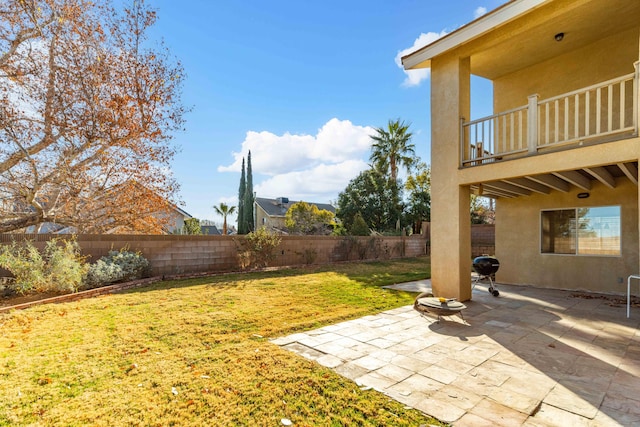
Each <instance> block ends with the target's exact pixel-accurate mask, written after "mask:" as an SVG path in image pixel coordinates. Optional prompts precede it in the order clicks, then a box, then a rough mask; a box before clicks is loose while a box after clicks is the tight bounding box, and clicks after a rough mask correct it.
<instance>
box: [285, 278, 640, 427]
mask: <svg viewBox="0 0 640 427" xmlns="http://www.w3.org/2000/svg"><path fill="white" fill-rule="evenodd" d="M395 288H400V289H405V290H412V291H423V290H425V289H429V288H430V283H429V282H428V281H421V282H413V283H409V284H401V285H395ZM498 288H499V290H500V297H498V298H494V297H492V296H491V295H490V294H489V293H488V292H487V291H486V287H482V286H481V285H480V286H477V287H476V289H475V290H474V291H473V300H472V301H468V302H466V303H465V304H466V305H467V307H468V308H467V309H466V310H465V311H464V318H465V320H466V323H464V322H463V321H462V319H461V318H459V317H458V316H451V317H447V318H443V320H442V321H440V322H439V323H438V322H436V320H437V319H436V317H435V316H428V315H427V316H422V315H420V314H419V313H418V312H416V311H415V310H413V307H412V306H406V307H401V308H398V309H395V310H390V311H386V312H383V313H380V314H377V315H371V316H366V317H363V318H360V319H356V320H351V321H347V322H343V323H339V324H336V325H331V326H327V327H324V328H321V329H317V330H313V331H309V332H306V333H298V334H294V335H290V336H287V337H281V338H277V339H275V340H273V342H274V343H275V344H278V345H280V346H283V347H284V348H286V349H288V350H291V351H293V352H296V353H298V354H300V355H302V356H304V357H306V358H308V359H311V360H315V361H317V362H318V363H320V364H321V365H323V366H326V367H329V368H332V369H334V370H335V371H336V372H338V373H339V374H341V375H343V376H345V377H347V378H350V379H352V380H354V381H355V382H356V383H357V384H359V385H361V386H363V387H373V388H375V389H377V390H379V391H381V392H383V393H385V394H387V395H389V396H390V397H392V398H394V399H396V400H398V401H400V402H402V403H404V404H406V405H408V406H411V407H413V408H416V409H418V410H420V411H423V412H425V413H427V414H429V415H432V416H434V417H436V418H438V419H440V420H442V421H447V422H450V423H452V424H454V425H455V426H521V425H525V426H608V425H615V426H617V425H624V426H630V425H640V329H639V326H640V309H639V308H636V307H634V308H632V311H631V318H630V319H627V318H626V306H625V305H624V304H622V303H615V302H614V301H612V300H613V299H614V298H612V297H608V298H600V297H598V296H597V295H588V294H584V293H579V292H569V291H560V290H550V289H535V288H531V287H519V286H506V285H499V287H498ZM576 295H579V296H576ZM619 299H620V300H622V299H623V298H619Z"/></svg>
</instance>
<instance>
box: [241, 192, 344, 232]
mask: <svg viewBox="0 0 640 427" xmlns="http://www.w3.org/2000/svg"><path fill="white" fill-rule="evenodd" d="M296 203H298V201H294V200H289V198H288V197H278V198H276V199H267V198H264V197H256V199H255V202H254V215H255V224H256V228H257V227H266V228H267V229H269V230H275V231H279V232H284V231H285V230H286V229H287V227H286V225H285V216H286V214H287V211H288V210H289V208H290V207H291V206H292V205H294V204H296ZM307 203H309V204H311V205H315V206H317V208H318V209H320V210H327V211H329V212H331V213H333V214H335V213H336V208H335V207H333V206H332V205H331V204H328V203H313V202H307Z"/></svg>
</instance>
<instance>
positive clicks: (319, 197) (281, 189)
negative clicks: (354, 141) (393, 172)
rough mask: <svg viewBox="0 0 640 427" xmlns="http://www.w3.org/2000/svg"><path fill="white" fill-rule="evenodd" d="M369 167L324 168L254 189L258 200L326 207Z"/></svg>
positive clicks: (342, 165)
mask: <svg viewBox="0 0 640 427" xmlns="http://www.w3.org/2000/svg"><path fill="white" fill-rule="evenodd" d="M368 167H369V166H368V164H367V162H365V161H364V160H347V161H345V162H341V163H338V164H330V165H326V164H322V165H318V166H316V167H314V168H311V169H309V170H305V171H293V172H289V173H285V174H280V175H276V176H273V177H271V178H269V179H267V180H266V181H263V182H261V183H260V184H259V185H257V186H256V187H255V190H256V193H257V195H258V197H260V196H262V197H267V198H275V197H280V196H284V197H289V198H290V199H291V200H303V201H307V202H320V203H327V202H329V201H330V200H335V199H336V198H337V196H338V193H340V192H341V191H342V190H344V189H345V188H346V187H347V184H349V181H351V180H352V179H353V178H355V177H356V176H357V175H358V174H359V173H360V172H362V171H363V170H365V169H367V168H368Z"/></svg>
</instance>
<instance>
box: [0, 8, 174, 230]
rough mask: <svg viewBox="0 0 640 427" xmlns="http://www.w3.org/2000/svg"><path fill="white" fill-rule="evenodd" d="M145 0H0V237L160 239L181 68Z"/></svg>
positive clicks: (170, 190) (169, 191) (169, 190)
mask: <svg viewBox="0 0 640 427" xmlns="http://www.w3.org/2000/svg"><path fill="white" fill-rule="evenodd" d="M155 20H156V13H155V12H154V11H153V10H150V9H149V8H147V7H146V6H145V4H144V1H141V0H136V1H133V2H132V6H131V7H130V8H126V9H124V10H115V9H114V8H113V7H112V6H111V5H110V4H109V3H108V1H101V2H92V1H87V0H3V1H0V232H9V231H14V230H20V229H24V228H25V227H28V226H34V225H35V226H38V225H41V224H43V223H46V222H54V223H57V224H62V225H69V226H74V227H76V228H77V229H78V231H80V232H102V231H105V230H107V229H110V230H112V229H115V228H117V227H120V228H121V229H127V230H135V231H140V232H160V230H161V229H162V226H163V225H165V224H164V222H166V220H167V218H168V217H167V216H166V215H162V214H158V213H161V212H164V211H165V210H166V209H167V208H168V207H169V206H170V205H169V204H170V203H171V202H172V201H173V198H174V195H175V191H176V190H177V188H176V184H175V182H174V180H173V179H172V177H171V174H170V172H169V167H168V166H169V161H170V159H171V158H172V156H173V154H174V152H175V149H174V147H173V146H172V145H171V135H172V133H173V132H174V131H176V130H178V129H180V128H181V127H182V125H183V114H184V111H185V110H184V108H183V107H182V105H181V102H180V89H181V86H182V81H183V76H184V73H183V70H182V66H181V65H180V63H179V62H177V61H176V60H174V59H173V58H172V57H171V56H170V54H169V52H168V50H167V49H166V48H165V47H164V46H162V44H157V45H155V46H154V47H150V43H149V41H148V40H146V37H145V33H146V31H147V30H148V28H149V27H150V26H152V25H153V24H154V22H155Z"/></svg>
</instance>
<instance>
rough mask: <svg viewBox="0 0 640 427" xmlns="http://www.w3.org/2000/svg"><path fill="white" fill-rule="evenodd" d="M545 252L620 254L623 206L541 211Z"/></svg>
mask: <svg viewBox="0 0 640 427" xmlns="http://www.w3.org/2000/svg"><path fill="white" fill-rule="evenodd" d="M540 223H541V226H542V238H541V251H542V253H544V254H570V255H620V253H621V249H620V248H621V246H620V236H621V232H620V206H601V207H592V208H576V209H559V210H548V211H542V212H541V221H540Z"/></svg>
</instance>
